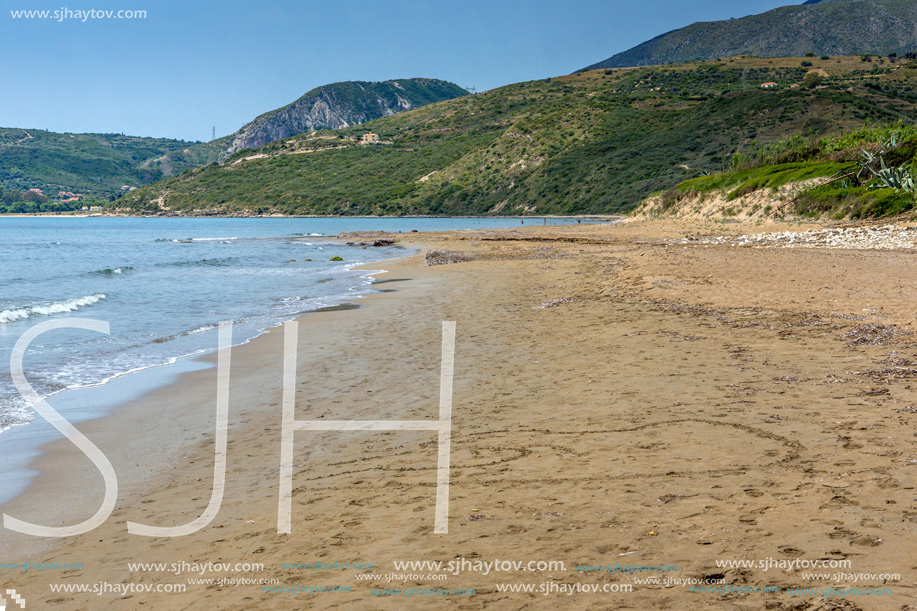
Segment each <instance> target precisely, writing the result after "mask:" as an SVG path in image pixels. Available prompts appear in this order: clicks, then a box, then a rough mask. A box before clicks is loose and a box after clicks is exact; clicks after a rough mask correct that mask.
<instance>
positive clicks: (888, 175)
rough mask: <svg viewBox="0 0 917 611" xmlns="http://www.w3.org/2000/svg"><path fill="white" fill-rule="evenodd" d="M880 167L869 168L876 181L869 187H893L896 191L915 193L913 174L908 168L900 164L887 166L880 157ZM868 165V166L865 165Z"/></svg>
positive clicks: (916, 189)
mask: <svg viewBox="0 0 917 611" xmlns="http://www.w3.org/2000/svg"><path fill="white" fill-rule="evenodd" d="M879 161H880V163H881V166H882V167H881V169H879V170H874V169H872V168H869V171H870V172H872V173H873V175H874V176H875V177H876V179H877V180H878V182H875V183H873V184H871V185H869V188H870V189H895V190H896V191H907V192H908V193H912V194H914V195H917V188H915V185H914V174H913V172H911V169H910V168H907V167H905V166H900V167H897V168H889V167H887V166H886V165H885V160H884V159H880V160H879ZM867 167H868V166H867Z"/></svg>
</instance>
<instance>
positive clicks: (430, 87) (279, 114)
mask: <svg viewBox="0 0 917 611" xmlns="http://www.w3.org/2000/svg"><path fill="white" fill-rule="evenodd" d="M464 95H468V92H467V91H465V90H464V89H462V88H461V87H459V86H458V85H455V84H453V83H449V82H447V81H440V80H436V79H427V78H413V79H400V80H392V81H382V82H367V81H347V82H343V83H333V84H331V85H323V86H322V87H316V88H315V89H313V90H311V91H309V92H307V93H306V94H304V95H303V96H302V97H300V98H299V99H298V100H296V101H295V102H293V103H292V104H288V105H286V106H284V107H283V108H278V109H276V110H272V111H270V112H266V113H264V114H263V115H260V116H258V117H257V118H255V119H254V120H253V121H252V122H251V123H248V124H247V125H245V126H244V127H243V128H242V129H240V130H239V131H237V132H236V133H234V134H232V135H231V136H228V137H227V138H226V139H225V141H226V144H227V146H226V147H225V150H224V151H223V153H222V154H221V158H225V157H228V156H229V155H231V154H233V153H236V152H238V151H241V150H244V149H250V148H257V147H259V146H264V145H265V144H270V143H271V142H275V141H277V140H281V139H283V138H289V137H290V136H295V135H297V134H302V133H305V132H310V131H316V130H320V129H340V128H342V127H348V126H351V125H359V124H360V123H366V122H367V121H372V120H373V119H378V118H380V117H387V116H389V115H393V114H395V113H398V112H404V111H405V110H411V109H412V108H418V107H420V106H424V105H426V104H432V103H433V102H440V101H443V100H451V99H454V98H458V97H461V96H464Z"/></svg>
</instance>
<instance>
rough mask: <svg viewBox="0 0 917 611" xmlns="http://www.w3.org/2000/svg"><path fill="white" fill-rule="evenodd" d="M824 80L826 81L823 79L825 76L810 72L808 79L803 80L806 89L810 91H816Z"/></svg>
mask: <svg viewBox="0 0 917 611" xmlns="http://www.w3.org/2000/svg"><path fill="white" fill-rule="evenodd" d="M823 80H825V77H823V76H822V75H820V74H819V73H817V72H810V73H808V74H807V75H806V78H805V79H803V81H802V82H803V84H804V85H805V86H806V87H808V88H809V89H815V88H816V87H818V86H819V85H821V82H822V81H823Z"/></svg>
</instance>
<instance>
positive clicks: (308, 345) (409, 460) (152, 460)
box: [2, 221, 917, 610]
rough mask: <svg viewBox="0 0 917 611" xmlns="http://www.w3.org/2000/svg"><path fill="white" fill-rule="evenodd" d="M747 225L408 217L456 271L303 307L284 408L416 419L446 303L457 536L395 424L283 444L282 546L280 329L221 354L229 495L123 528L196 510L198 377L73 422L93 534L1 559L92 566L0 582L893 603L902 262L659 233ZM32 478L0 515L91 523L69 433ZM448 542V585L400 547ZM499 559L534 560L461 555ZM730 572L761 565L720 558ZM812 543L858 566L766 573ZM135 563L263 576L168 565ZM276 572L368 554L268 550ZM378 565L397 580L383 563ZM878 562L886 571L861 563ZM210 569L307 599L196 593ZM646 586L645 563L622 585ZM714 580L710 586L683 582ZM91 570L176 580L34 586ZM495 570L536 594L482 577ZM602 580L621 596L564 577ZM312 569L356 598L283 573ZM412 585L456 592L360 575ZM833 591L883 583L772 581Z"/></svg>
mask: <svg viewBox="0 0 917 611" xmlns="http://www.w3.org/2000/svg"><path fill="white" fill-rule="evenodd" d="M799 228H801V229H805V226H801V227H799ZM788 229H793V230H795V229H797V227H796V226H793V227H789V228H788ZM759 230H760V229H759V228H757V227H753V226H745V227H743V226H739V225H728V226H727V225H722V224H712V223H705V224H698V223H694V224H692V223H688V222H677V223H676V222H668V223H667V222H660V221H655V222H639V223H628V224H624V225H616V226H568V227H524V228H522V227H520V228H519V229H515V230H493V231H484V232H468V233H462V234H423V235H419V236H418V235H416V234H415V235H414V236H412V237H411V239H412V240H417V241H419V242H421V243H422V246H423V247H424V248H438V249H439V248H448V249H457V250H462V251H467V252H469V253H472V254H473V255H474V256H475V260H473V261H469V262H463V263H457V264H452V265H441V266H435V267H426V266H424V264H423V258H422V256H415V257H411V258H408V259H403V260H398V261H393V262H388V263H386V264H385V265H384V266H383V267H385V268H386V269H388V270H389V273H388V274H386V275H384V276H380V277H379V278H380V279H383V280H384V279H391V280H395V279H402V280H399V281H396V282H390V283H387V284H384V285H380V288H385V289H387V290H388V289H394V290H395V292H385V293H379V294H376V295H374V296H372V297H370V298H368V299H366V300H361V302H360V303H361V305H363V307H362V308H360V309H358V310H349V311H333V312H321V313H316V314H309V315H306V316H304V317H303V318H302V319H301V321H300V338H299V373H298V384H297V412H296V417H297V419H321V418H327V419H333V420H351V419H353V420H428V419H429V420H435V419H436V418H437V417H438V413H439V406H438V400H439V374H440V340H441V335H440V330H441V321H444V320H454V321H456V326H457V341H456V351H455V389H454V399H453V402H454V407H453V428H452V457H451V462H452V468H451V487H450V502H451V505H450V512H449V533H448V534H434V532H433V518H434V500H435V490H436V460H437V441H436V435H435V434H434V433H431V432H416V431H387V432H322V433H316V432H298V433H296V436H295V459H294V470H295V475H294V484H293V487H294V491H293V532H292V534H290V535H278V534H277V532H276V530H277V527H276V525H277V505H278V477H279V459H280V437H281V435H280V424H281V420H280V416H281V411H280V410H281V384H282V354H283V345H282V344H283V342H282V333H280V332H276V331H274V332H271V333H268V334H266V335H264V336H261V337H260V338H258V339H256V340H254V341H253V342H251V343H250V344H247V345H245V346H241V347H238V348H236V349H234V351H233V377H232V383H231V389H230V422H231V428H230V434H229V452H228V461H229V463H228V464H229V467H228V470H227V490H226V496H225V500H224V502H223V505H222V509H221V511H220V513H219V515H218V516H217V517H216V518H215V519H214V521H213V522H212V523H211V524H210V525H209V526H208V527H206V528H204V529H202V530H201V531H199V532H198V533H196V534H194V535H190V536H187V537H180V538H175V539H149V538H145V537H137V536H133V535H129V534H128V533H127V531H126V527H125V522H126V521H127V520H131V521H134V522H140V523H144V524H150V525H162V526H172V525H178V524H183V523H186V522H189V521H191V520H193V519H194V518H196V517H197V516H198V515H199V514H200V513H201V512H202V511H203V509H204V508H205V507H206V505H207V502H208V500H209V498H210V489H211V481H212V471H213V413H214V399H215V388H216V371H215V369H208V370H206V371H199V372H193V373H189V374H186V375H184V376H182V377H181V378H180V379H179V380H178V381H177V382H176V383H175V384H172V385H170V386H168V387H164V388H162V389H159V390H157V391H155V392H154V393H151V394H149V395H147V396H145V397H143V398H142V399H141V400H138V401H135V402H134V403H132V405H131V406H129V407H126V408H125V409H122V410H119V411H118V412H116V413H115V414H113V415H111V416H109V417H106V418H102V419H99V420H94V421H89V422H86V423H82V424H81V425H80V427H79V428H80V429H81V430H83V431H85V432H86V433H87V435H89V436H90V438H92V439H93V440H94V441H95V442H97V443H98V445H99V446H100V447H101V448H102V449H103V450H104V451H105V452H106V454H107V455H108V456H109V458H110V459H111V461H112V463H113V464H114V465H115V468H116V470H117V471H118V474H119V479H120V482H121V494H120V499H119V503H118V506H117V508H116V509H115V512H114V514H113V515H112V517H111V518H110V519H109V521H108V522H107V523H106V524H105V525H104V526H102V527H100V528H99V529H97V530H95V531H93V532H92V533H89V534H86V535H82V536H79V537H75V538H72V539H67V540H63V541H48V540H42V541H39V542H35V541H30V540H28V539H27V538H24V537H20V536H17V535H14V534H13V533H10V532H9V531H3V535H2V548H3V550H4V553H3V559H2V562H27V561H31V562H36V563H38V562H81V563H83V564H84V566H83V568H82V569H74V570H65V571H53V570H52V571H46V572H41V573H39V572H34V571H30V572H29V573H26V574H18V573H16V572H14V571H3V576H4V579H5V581H6V582H7V583H8V584H10V585H9V586H7V587H15V588H16V589H17V591H19V592H20V593H21V594H23V595H24V596H25V598H26V600H28V601H29V603H30V605H32V607H33V608H42V609H44V608H48V609H87V608H92V609H126V608H138V606H144V607H146V608H152V609H157V610H158V609H167V610H171V609H217V608H219V609H255V608H257V609H326V608H328V609H330V608H360V609H364V608H365V609H396V608H405V607H407V608H428V607H430V606H431V605H432V606H433V607H434V608H440V607H442V608H457V609H482V608H488V609H490V608H494V609H530V608H548V607H557V606H558V605H561V606H562V607H563V608H570V609H609V608H614V609H654V608H656V609H764V608H767V609H786V610H791V609H793V610H795V609H906V608H908V607H907V606H906V605H909V604H912V603H911V601H912V600H913V599H914V597H915V591H914V585H913V581H914V579H913V578H914V570H915V564H917V552H915V551H914V550H915V549H917V545H915V544H917V532H915V528H914V524H915V521H917V491H915V483H914V477H915V474H917V449H915V445H914V441H915V426H914V425H915V422H917V421H915V420H914V419H915V418H917V406H915V402H914V395H913V390H912V388H911V385H912V384H913V383H914V379H913V378H915V377H917V341H915V338H914V334H913V332H914V315H915V313H914V310H913V305H912V304H914V303H915V297H917V295H915V293H917V286H915V285H914V283H913V282H911V281H910V278H913V277H914V273H915V272H917V256H915V255H914V254H913V253H911V252H906V251H896V252H878V251H868V250H867V251H845V250H819V249H814V250H790V249H778V248H772V249H763V248H738V247H731V246H715V245H714V246H704V245H698V246H695V245H689V246H686V245H683V244H681V243H680V240H679V239H678V238H679V237H680V236H682V235H687V234H691V235H703V234H706V235H720V234H723V233H724V232H726V233H738V232H743V231H759ZM767 230H768V231H773V230H774V228H773V226H769V227H768V229H767ZM546 304H547V305H549V307H539V306H542V305H546ZM38 466H39V467H41V468H42V475H40V476H39V477H38V478H37V479H36V480H35V482H34V484H33V485H32V487H31V488H30V489H29V491H28V493H27V494H26V495H24V496H22V497H20V498H19V499H17V500H16V501H14V502H12V503H10V504H8V505H6V506H4V507H3V510H4V512H5V513H8V514H10V515H14V516H16V517H20V518H23V519H27V518H32V519H33V520H34V521H37V522H43V523H48V524H60V523H63V522H67V523H70V522H73V521H77V520H81V519H85V518H86V517H88V515H91V513H92V512H94V511H95V508H96V506H97V505H98V502H99V500H100V499H101V494H102V486H101V477H100V476H99V475H98V473H97V472H96V471H95V469H94V468H93V467H92V465H91V464H90V463H89V462H88V460H86V459H85V458H84V457H82V455H81V454H80V453H79V452H78V451H76V450H73V449H72V446H70V445H69V444H68V443H63V442H62V443H59V444H54V445H53V446H52V447H51V448H49V449H48V451H47V452H46V453H45V454H44V455H43V457H42V458H41V461H40V463H39V465H38ZM62 507H64V508H66V509H62ZM34 512H37V514H38V515H36V513H34ZM462 559H464V560H466V561H468V562H469V563H470V564H468V565H466V567H471V568H467V570H463V571H461V572H460V573H459V574H457V575H456V574H452V573H451V572H450V573H448V578H447V579H438V578H434V574H435V575H437V576H438V575H439V574H441V573H447V571H434V570H430V569H429V568H427V569H416V570H412V571H407V570H397V569H396V568H395V565H394V562H395V561H411V560H416V561H424V560H429V561H444V562H449V561H461V560H462ZM494 560H500V561H521V562H522V563H523V564H527V563H528V562H530V561H535V562H536V566H535V567H534V570H501V571H493V570H491V572H489V573H488V574H486V575H485V574H483V571H475V570H474V568H473V565H474V562H478V561H480V562H491V561H494ZM729 560H747V561H753V562H754V563H755V566H751V567H747V568H728V567H725V568H724V567H718V566H717V561H721V562H722V561H729ZM809 560H818V561H819V562H823V561H827V562H828V563H829V564H833V565H843V564H844V563H845V562H847V561H849V566H846V567H844V568H818V569H814V570H812V571H809V570H808V569H798V570H792V571H787V570H784V568H785V567H786V566H787V565H788V564H789V563H790V562H791V561H799V562H802V561H809ZM538 561H545V562H549V561H555V562H558V561H559V562H563V563H564V567H563V568H562V569H561V568H558V565H554V566H553V567H552V568H545V569H543V570H542V569H540V568H538V567H537V562H538ZM768 561H770V562H771V563H772V564H771V565H768V564H767V563H768ZM129 562H149V563H156V562H163V563H168V564H171V563H180V562H188V563H207V562H212V563H223V562H227V563H231V564H236V563H258V564H263V565H264V570H263V571H260V572H246V571H243V570H220V571H212V572H207V573H206V574H204V575H200V574H198V575H193V574H190V573H189V572H187V571H186V572H185V573H183V574H181V575H176V574H175V572H174V571H169V570H165V571H161V570H139V569H136V568H135V569H134V570H133V571H132V570H130V569H129V567H128V563H129ZM759 562H760V563H763V564H762V565H760V566H759V565H758V564H757V563H759ZM297 563H298V564H307V563H365V564H369V563H371V564H372V566H373V568H372V569H364V568H360V569H343V568H340V569H338V570H334V571H328V570H315V571H313V570H305V569H302V568H291V567H289V566H287V567H284V565H290V564H297ZM780 563H782V565H781V564H780ZM775 564H777V565H780V566H774V565H775ZM574 565H600V566H612V567H613V566H615V565H621V566H624V567H632V566H634V565H643V566H658V565H666V566H673V565H677V567H678V570H677V571H674V570H672V571H669V572H662V571H659V570H655V571H645V572H640V573H636V574H633V575H629V574H627V573H623V572H621V571H620V570H619V571H617V572H614V573H612V572H610V571H596V570H592V571H577V570H576V569H575V568H574ZM765 569H767V570H765ZM809 572H812V573H823V574H826V575H827V574H831V575H828V576H827V577H820V578H815V579H806V578H804V576H803V574H804V573H809ZM392 573H397V574H399V575H400V574H404V573H410V574H412V575H414V576H413V577H411V578H409V579H408V580H407V581H406V582H404V583H402V582H401V581H400V580H399V579H395V580H393V581H386V577H385V576H387V575H389V574H392ZM835 573H845V574H846V575H848V577H844V578H835V575H833V574H835ZM886 573H887V574H899V575H900V579H899V580H895V579H885V578H880V577H874V576H876V575H879V574H886ZM862 574H869V576H867V577H863V576H862ZM358 575H376V576H377V577H374V578H371V579H368V580H367V579H357V576H358ZM850 575H861V576H860V577H856V578H853V577H849V576H850ZM202 576H203V577H205V578H216V579H219V578H226V579H252V580H258V579H271V580H273V579H276V580H277V581H278V583H277V584H274V585H277V586H280V587H290V588H293V589H294V590H295V589H296V588H299V591H288V592H279V591H273V592H266V591H263V589H262V585H260V584H245V585H235V584H229V583H225V582H224V584H223V585H219V584H210V585H207V584H200V583H195V584H190V583H188V579H189V578H194V579H196V578H200V577H202ZM651 576H657V577H659V578H660V581H659V582H658V583H655V584H647V583H637V580H644V581H645V579H646V578H647V577H651ZM666 579H668V580H669V581H668V583H666V582H665V580H666ZM706 579H710V580H711V581H714V582H717V583H716V584H715V585H716V586H718V588H717V589H713V590H710V591H690V586H689V585H682V584H683V583H684V582H685V581H691V580H697V581H704V580H706ZM854 579H857V581H854ZM675 580H680V582H679V583H675ZM100 582H108V583H109V584H142V585H144V586H152V587H154V588H156V587H157V586H163V585H165V584H182V585H183V586H186V587H187V591H186V592H184V593H162V592H149V593H137V592H134V593H131V594H130V595H128V596H119V595H116V594H114V593H106V594H103V595H101V596H96V595H94V594H91V593H82V594H80V593H72V592H71V593H60V592H58V593H55V592H52V591H51V590H50V584H89V585H90V587H91V586H92V585H94V584H98V583H100ZM508 585H509V586H512V585H515V586H519V585H534V586H535V591H533V592H530V593H526V592H506V591H501V589H504V586H508ZM593 585H595V586H597V587H598V588H599V589H602V588H605V589H606V590H618V591H611V592H601V591H600V592H584V591H582V589H583V588H584V586H588V587H592V586H593ZM316 586H331V587H340V588H342V589H347V588H352V590H351V591H320V592H319V591H316V592H312V593H307V592H306V591H304V590H305V589H306V588H309V587H316ZM625 586H629V587H631V588H632V591H629V592H628V591H620V590H622V589H624V587H625ZM411 587H413V588H415V589H417V590H430V589H433V588H436V589H440V590H450V589H456V590H464V589H474V591H475V593H474V595H473V596H468V595H460V594H458V593H451V594H443V593H441V592H440V593H438V594H428V596H426V597H424V595H423V594H421V593H415V594H414V596H412V597H411V598H408V597H406V596H404V595H400V596H375V595H373V592H372V590H373V589H379V588H411ZM571 587H574V588H575V587H579V588H580V591H577V592H574V593H572V594H567V593H566V591H565V589H569V588H571ZM702 587H706V586H702ZM829 587H831V588H835V589H836V590H842V589H849V588H854V587H856V588H859V589H862V590H863V591H866V590H872V589H883V590H885V589H887V590H890V591H891V593H890V594H881V595H879V594H873V595H870V596H863V595H854V594H853V593H848V594H847V595H846V596H843V597H842V596H841V595H839V594H838V595H829V596H827V597H825V596H822V595H820V594H811V593H806V594H801V593H799V592H796V593H795V594H793V595H791V594H790V593H788V589H790V588H800V589H813V590H815V591H817V592H821V591H822V590H823V589H825V588H829ZM762 588H769V589H771V590H774V589H776V588H780V590H781V591H780V592H776V591H772V592H762V591H761V589H762ZM730 590H731V591H730ZM544 591H548V594H547V595H546V594H544V593H543V592H544Z"/></svg>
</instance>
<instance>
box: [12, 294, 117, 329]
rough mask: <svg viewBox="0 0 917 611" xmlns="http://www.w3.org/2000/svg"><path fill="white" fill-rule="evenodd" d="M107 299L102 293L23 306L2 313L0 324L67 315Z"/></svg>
mask: <svg viewBox="0 0 917 611" xmlns="http://www.w3.org/2000/svg"><path fill="white" fill-rule="evenodd" d="M103 299H105V295H103V294H102V293H96V294H95V295H87V296H86V297H78V298H76V299H67V300H66V301H56V302H51V303H41V304H37V305H30V306H22V307H20V308H13V309H10V310H3V311H2V312H0V323H9V322H14V321H17V320H25V319H26V318H31V317H32V316H53V315H55V314H65V313H67V312H72V311H74V310H79V309H80V308H83V307H86V306H89V305H92V304H94V303H98V302H100V301H102V300H103Z"/></svg>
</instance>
